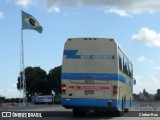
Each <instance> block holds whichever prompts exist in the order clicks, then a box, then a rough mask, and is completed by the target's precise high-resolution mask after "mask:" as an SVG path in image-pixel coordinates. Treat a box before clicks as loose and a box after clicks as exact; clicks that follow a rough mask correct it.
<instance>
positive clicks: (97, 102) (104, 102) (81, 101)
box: [61, 98, 131, 110]
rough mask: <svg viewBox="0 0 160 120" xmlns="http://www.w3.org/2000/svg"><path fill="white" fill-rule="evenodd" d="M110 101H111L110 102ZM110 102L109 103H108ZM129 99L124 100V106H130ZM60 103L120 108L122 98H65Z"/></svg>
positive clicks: (72, 105)
mask: <svg viewBox="0 0 160 120" xmlns="http://www.w3.org/2000/svg"><path fill="white" fill-rule="evenodd" d="M111 101H112V102H111ZM109 102H111V104H109ZM130 102H131V101H130V100H126V105H125V106H126V108H129V107H130V104H131V103H130ZM61 104H62V105H63V106H70V107H74V106H76V107H77V106H82V107H115V108H117V109H118V110H121V104H122V100H120V99H117V100H116V99H115V100H110V99H93V98H92V99H89V98H67V99H64V98H62V99H61Z"/></svg>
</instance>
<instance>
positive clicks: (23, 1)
mask: <svg viewBox="0 0 160 120" xmlns="http://www.w3.org/2000/svg"><path fill="white" fill-rule="evenodd" d="M15 3H16V4H17V5H20V6H22V7H27V6H29V5H31V4H32V2H31V0H16V1H15Z"/></svg>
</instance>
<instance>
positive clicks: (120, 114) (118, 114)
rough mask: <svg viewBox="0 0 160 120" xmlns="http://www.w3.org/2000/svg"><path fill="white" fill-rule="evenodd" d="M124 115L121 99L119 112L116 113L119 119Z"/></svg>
mask: <svg viewBox="0 0 160 120" xmlns="http://www.w3.org/2000/svg"><path fill="white" fill-rule="evenodd" d="M123 114H124V100H123V98H122V102H121V110H120V111H117V114H116V115H117V117H120V116H122V115H123Z"/></svg>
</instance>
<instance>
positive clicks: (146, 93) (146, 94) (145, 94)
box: [143, 88, 149, 98]
mask: <svg viewBox="0 0 160 120" xmlns="http://www.w3.org/2000/svg"><path fill="white" fill-rule="evenodd" d="M143 94H144V96H145V97H146V98H149V93H148V92H147V91H146V90H145V88H144V89H143Z"/></svg>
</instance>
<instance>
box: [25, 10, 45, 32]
mask: <svg viewBox="0 0 160 120" xmlns="http://www.w3.org/2000/svg"><path fill="white" fill-rule="evenodd" d="M24 29H32V30H36V31H37V32H39V33H42V30H43V28H42V26H41V25H40V24H39V22H38V21H37V20H36V19H35V18H34V17H33V16H32V15H30V14H28V13H26V12H24V11H22V30H24Z"/></svg>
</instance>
